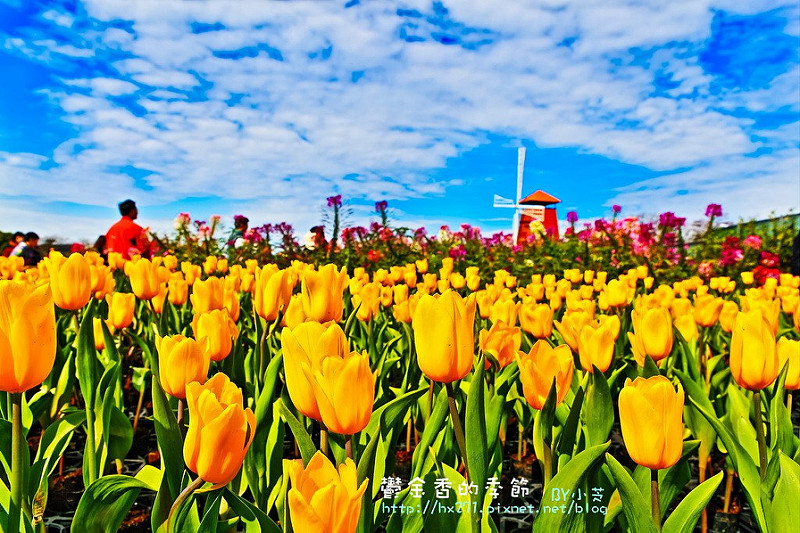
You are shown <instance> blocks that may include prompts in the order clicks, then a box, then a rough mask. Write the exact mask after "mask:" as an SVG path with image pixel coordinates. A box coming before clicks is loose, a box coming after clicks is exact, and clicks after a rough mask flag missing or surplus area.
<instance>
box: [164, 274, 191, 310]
mask: <svg viewBox="0 0 800 533" xmlns="http://www.w3.org/2000/svg"><path fill="white" fill-rule="evenodd" d="M167 298H168V299H169V303H171V304H172V305H183V304H185V303H186V300H188V299H189V282H188V281H186V280H185V279H182V278H172V279H170V280H169V282H168V283H167Z"/></svg>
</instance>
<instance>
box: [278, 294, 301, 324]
mask: <svg viewBox="0 0 800 533" xmlns="http://www.w3.org/2000/svg"><path fill="white" fill-rule="evenodd" d="M305 321H306V314H305V313H304V312H303V301H302V296H301V295H299V294H294V295H292V298H291V299H290V300H289V305H287V306H286V313H284V315H283V319H282V320H281V327H288V328H289V329H294V328H296V327H297V326H298V325H300V324H302V323H303V322H305Z"/></svg>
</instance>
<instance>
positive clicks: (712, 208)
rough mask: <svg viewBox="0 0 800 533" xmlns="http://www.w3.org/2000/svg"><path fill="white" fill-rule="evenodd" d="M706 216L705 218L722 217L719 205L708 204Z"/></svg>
mask: <svg viewBox="0 0 800 533" xmlns="http://www.w3.org/2000/svg"><path fill="white" fill-rule="evenodd" d="M706 216H707V217H721V216H722V206H721V205H719V204H708V206H707V207H706Z"/></svg>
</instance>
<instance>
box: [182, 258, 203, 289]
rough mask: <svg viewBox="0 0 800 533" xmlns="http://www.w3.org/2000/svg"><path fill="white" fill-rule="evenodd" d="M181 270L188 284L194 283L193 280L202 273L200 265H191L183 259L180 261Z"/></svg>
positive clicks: (197, 278)
mask: <svg viewBox="0 0 800 533" xmlns="http://www.w3.org/2000/svg"><path fill="white" fill-rule="evenodd" d="M181 272H183V275H184V276H186V282H187V283H188V284H189V285H194V282H195V281H197V280H199V279H200V276H201V275H202V274H203V271H202V269H201V268H200V265H193V264H191V263H188V262H186V261H184V262H183V263H181Z"/></svg>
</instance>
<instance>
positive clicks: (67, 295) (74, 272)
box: [42, 252, 92, 311]
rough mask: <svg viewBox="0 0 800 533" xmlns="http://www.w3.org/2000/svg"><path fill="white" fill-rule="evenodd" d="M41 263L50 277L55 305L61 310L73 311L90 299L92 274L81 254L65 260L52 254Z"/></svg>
mask: <svg viewBox="0 0 800 533" xmlns="http://www.w3.org/2000/svg"><path fill="white" fill-rule="evenodd" d="M42 263H43V264H44V265H45V267H46V268H47V271H48V274H49V276H50V290H51V291H52V295H53V296H52V297H53V301H54V302H55V304H56V305H57V306H58V307H60V308H61V309H65V310H67V311H75V310H77V309H80V308H81V307H83V306H84V305H86V303H87V302H88V301H89V299H90V298H91V297H92V273H91V270H90V269H89V264H88V263H87V262H86V259H84V257H83V256H82V255H81V254H70V256H69V257H68V258H65V257H64V256H63V255H62V254H61V253H59V252H52V253H50V255H49V256H48V257H45V258H44V260H43V261H42Z"/></svg>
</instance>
